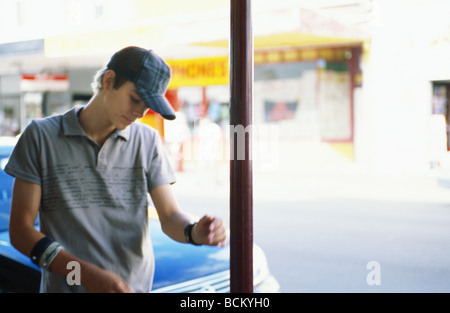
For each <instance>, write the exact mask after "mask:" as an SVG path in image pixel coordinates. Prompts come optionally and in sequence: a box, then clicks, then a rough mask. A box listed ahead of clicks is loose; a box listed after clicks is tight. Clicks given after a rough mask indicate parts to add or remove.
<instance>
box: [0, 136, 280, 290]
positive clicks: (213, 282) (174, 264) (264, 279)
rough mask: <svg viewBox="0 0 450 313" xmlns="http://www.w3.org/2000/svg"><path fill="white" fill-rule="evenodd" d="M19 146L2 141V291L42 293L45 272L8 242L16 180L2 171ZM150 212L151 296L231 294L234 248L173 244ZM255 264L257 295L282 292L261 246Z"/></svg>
mask: <svg viewBox="0 0 450 313" xmlns="http://www.w3.org/2000/svg"><path fill="white" fill-rule="evenodd" d="M14 144H15V139H14V138H5V137H3V138H2V137H0V165H1V170H0V293H1V292H38V291H39V284H40V277H41V272H40V268H39V267H37V266H36V265H34V264H33V263H32V262H31V260H30V259H29V258H28V257H26V256H25V255H23V254H21V253H20V252H19V251H17V250H16V249H15V248H14V247H13V246H12V245H11V242H10V240H9V232H8V224H9V212H10V205H11V190H12V184H13V178H12V177H11V176H9V175H8V174H6V173H5V172H4V171H3V169H4V167H5V165H6V163H7V161H8V158H9V156H10V154H11V152H12V149H13V148H14ZM149 211H150V214H149V216H150V227H149V229H150V235H151V237H152V243H153V249H154V255H155V266H156V268H155V276H154V280H153V290H152V292H164V293H170V292H177V293H185V292H229V291H230V270H229V269H230V267H229V266H230V251H229V248H217V247H209V246H199V247H196V246H192V245H187V244H182V243H178V242H176V241H173V240H172V239H170V238H169V237H167V236H166V235H165V234H164V233H163V232H162V230H161V226H160V223H159V221H158V220H157V215H156V213H155V212H154V210H151V209H150V210H149ZM38 227H39V226H38V225H36V228H38ZM253 260H254V265H253V268H254V273H253V277H254V292H279V289H280V286H279V284H278V282H277V280H276V279H275V278H274V277H273V276H272V275H271V274H270V271H269V268H268V265H267V261H266V257H265V254H264V252H263V250H262V249H261V248H260V247H259V246H257V245H254V247H253Z"/></svg>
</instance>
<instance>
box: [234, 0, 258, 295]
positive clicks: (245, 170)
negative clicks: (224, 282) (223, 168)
mask: <svg viewBox="0 0 450 313" xmlns="http://www.w3.org/2000/svg"><path fill="white" fill-rule="evenodd" d="M230 1H231V23H230V26H231V39H230V89H231V91H230V94H231V99H230V128H231V133H230V135H231V147H230V148H231V156H230V157H231V162H230V231H231V234H230V275H231V278H230V280H231V287H230V291H231V292H233V293H251V292H253V212H252V211H253V177H252V160H251V148H252V145H251V139H252V138H251V136H252V135H251V131H252V129H251V128H252V85H253V35H252V27H251V25H252V22H251V0H230Z"/></svg>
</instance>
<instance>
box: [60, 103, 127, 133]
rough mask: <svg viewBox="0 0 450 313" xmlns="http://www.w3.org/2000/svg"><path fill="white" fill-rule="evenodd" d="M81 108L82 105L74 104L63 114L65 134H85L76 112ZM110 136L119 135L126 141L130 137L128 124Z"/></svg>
mask: <svg viewBox="0 0 450 313" xmlns="http://www.w3.org/2000/svg"><path fill="white" fill-rule="evenodd" d="M83 108H84V106H82V105H76V106H75V107H74V108H73V109H71V110H69V111H67V112H66V113H65V114H64V115H63V117H62V129H63V134H64V135H65V136H87V134H86V132H85V131H84V129H83V128H82V127H81V124H80V121H79V119H78V114H79V112H80V111H81V110H82V109H83ZM111 136H113V137H114V138H116V137H121V138H123V139H124V140H126V141H128V140H129V139H130V126H129V127H127V128H125V129H124V130H116V131H115V132H114V133H113V134H112V135H111Z"/></svg>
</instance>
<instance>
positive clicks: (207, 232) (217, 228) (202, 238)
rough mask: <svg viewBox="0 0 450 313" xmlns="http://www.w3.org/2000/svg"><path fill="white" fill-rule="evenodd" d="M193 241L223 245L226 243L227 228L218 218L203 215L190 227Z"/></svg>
mask: <svg viewBox="0 0 450 313" xmlns="http://www.w3.org/2000/svg"><path fill="white" fill-rule="evenodd" d="M192 239H193V240H194V242H195V243H198V244H202V245H209V246H219V247H224V246H226V245H227V244H228V236H227V229H226V227H225V225H224V223H223V221H222V220H221V219H220V218H217V217H213V216H209V215H205V216H203V217H202V218H201V219H200V220H199V221H198V223H197V224H196V225H195V226H194V227H193V228H192Z"/></svg>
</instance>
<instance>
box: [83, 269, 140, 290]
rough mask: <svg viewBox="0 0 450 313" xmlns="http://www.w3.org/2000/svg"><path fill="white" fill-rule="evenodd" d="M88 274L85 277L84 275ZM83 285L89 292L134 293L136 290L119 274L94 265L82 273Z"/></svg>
mask: <svg viewBox="0 0 450 313" xmlns="http://www.w3.org/2000/svg"><path fill="white" fill-rule="evenodd" d="M85 275H87V277H85V278H84V279H83V277H84V276H85ZM82 279H83V285H84V287H85V288H86V290H87V291H88V292H96V293H134V292H135V291H134V290H133V289H132V288H131V287H130V286H129V285H128V284H127V283H126V282H125V281H124V280H123V279H122V278H120V277H119V276H117V275H116V274H113V273H111V272H108V271H106V270H103V269H100V268H98V267H95V266H92V267H90V268H89V269H86V271H85V272H84V275H83V273H82Z"/></svg>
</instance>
